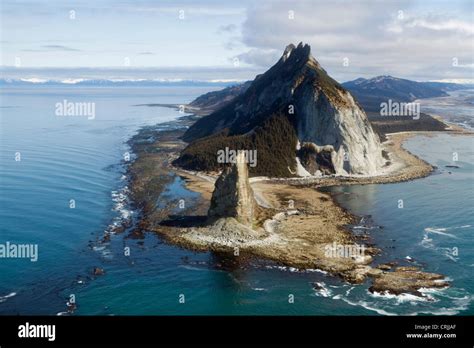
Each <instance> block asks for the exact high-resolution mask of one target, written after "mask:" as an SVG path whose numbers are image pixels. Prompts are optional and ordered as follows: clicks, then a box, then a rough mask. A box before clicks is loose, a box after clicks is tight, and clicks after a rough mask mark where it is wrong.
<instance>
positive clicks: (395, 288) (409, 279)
mask: <svg viewBox="0 0 474 348" xmlns="http://www.w3.org/2000/svg"><path fill="white" fill-rule="evenodd" d="M447 286H449V283H448V281H446V280H444V276H443V275H441V274H436V273H426V272H422V271H420V270H419V268H417V267H397V268H396V269H395V270H394V271H393V272H382V273H381V274H379V275H378V276H377V277H374V281H373V284H372V286H371V287H370V288H369V291H371V292H378V293H389V294H393V295H400V294H402V293H409V294H414V295H417V296H422V293H421V292H420V289H421V288H445V287H447Z"/></svg>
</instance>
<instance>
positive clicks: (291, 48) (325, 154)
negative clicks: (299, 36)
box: [183, 43, 385, 175]
mask: <svg viewBox="0 0 474 348" xmlns="http://www.w3.org/2000/svg"><path fill="white" fill-rule="evenodd" d="M277 114H284V115H285V117H287V118H288V119H291V123H292V124H293V126H294V128H295V131H296V136H297V138H298V141H299V143H300V144H304V143H307V144H306V146H305V151H304V153H303V154H304V156H305V158H304V160H303V159H302V160H303V162H305V163H310V164H311V166H312V167H314V168H313V169H316V170H319V171H324V172H328V173H333V174H336V175H346V174H362V175H375V174H377V173H378V171H379V170H380V168H381V167H382V166H383V164H384V163H385V162H384V159H383V157H382V149H381V146H380V142H379V138H378V136H377V135H376V134H375V133H374V131H373V129H372V127H371V125H370V123H369V121H368V119H367V115H366V114H365V112H364V111H363V110H362V109H361V107H360V106H359V104H358V103H357V102H356V101H355V100H354V98H353V97H352V95H351V94H350V93H349V92H348V91H347V90H346V89H345V88H344V87H343V86H341V85H340V84H339V83H338V82H337V81H335V80H334V79H332V78H331V77H330V76H329V75H328V74H327V72H326V71H325V70H324V69H323V68H322V67H321V65H320V64H319V63H318V62H317V61H316V59H314V57H313V56H312V55H311V47H310V46H309V45H307V44H303V43H299V44H298V45H297V46H295V45H293V44H290V45H288V46H287V47H286V48H285V50H284V52H283V55H282V57H281V58H280V59H279V60H278V62H277V63H276V64H275V65H274V66H272V67H271V68H270V69H269V70H268V71H266V72H265V73H264V74H262V75H260V76H259V77H258V78H256V79H255V80H254V81H253V82H252V83H251V85H250V86H249V87H248V89H247V90H246V91H245V93H243V94H241V95H239V96H238V97H237V98H235V99H234V101H233V102H232V103H230V104H229V105H228V106H226V107H225V108H222V109H220V110H218V111H216V112H214V113H213V114H211V115H209V116H207V117H205V118H202V119H200V120H198V121H197V122H196V123H195V124H194V125H193V126H192V127H190V128H189V129H188V130H187V131H186V133H185V135H184V137H183V139H184V140H185V141H188V142H192V141H195V140H197V139H199V138H204V137H207V136H210V135H213V134H218V133H220V132H223V131H225V132H226V134H227V135H243V134H252V132H253V131H254V130H255V129H257V128H258V127H261V126H262V125H263V124H264V123H265V122H266V121H267V120H269V119H270V118H272V116H274V115H277ZM272 132H273V133H274V134H273V135H276V134H278V133H279V132H281V130H279V129H273V130H272ZM270 138H272V136H270ZM291 143H292V142H290V141H288V145H286V146H293V145H289V144H291ZM311 143H312V144H314V146H313V145H311ZM193 146H196V145H193ZM197 146H199V145H197ZM279 146H281V147H284V146H285V145H284V144H279ZM318 149H324V150H321V151H320V150H318ZM293 150H294V153H295V157H294V158H293V159H292V160H290V159H285V161H287V163H291V162H292V161H295V158H296V157H297V156H296V151H297V148H294V149H293ZM260 165H262V166H265V165H266V164H265V163H264V162H261V161H259V166H260ZM267 165H268V164H267ZM268 171H269V172H271V168H269V169H268ZM290 173H291V170H289V171H288V175H291V174H290ZM310 174H314V173H313V172H312V171H310Z"/></svg>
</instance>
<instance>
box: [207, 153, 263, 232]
mask: <svg viewBox="0 0 474 348" xmlns="http://www.w3.org/2000/svg"><path fill="white" fill-rule="evenodd" d="M235 162H236V163H234V164H233V165H232V166H231V167H226V168H225V169H224V171H223V172H222V174H221V176H220V177H219V178H218V179H217V181H216V184H215V188H214V192H213V193H212V199H211V206H210V208H209V212H208V216H209V217H215V218H222V217H224V218H225V217H233V218H235V219H236V220H237V221H239V222H240V223H242V224H244V225H247V226H252V223H253V220H254V214H255V209H256V206H257V205H256V202H255V199H254V196H253V191H252V188H251V186H250V183H249V175H248V167H247V163H246V162H245V156H244V153H243V152H239V153H238V154H237V156H236V161H235Z"/></svg>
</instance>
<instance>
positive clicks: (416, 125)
mask: <svg viewBox="0 0 474 348" xmlns="http://www.w3.org/2000/svg"><path fill="white" fill-rule="evenodd" d="M367 116H368V118H369V121H370V123H371V124H372V128H373V129H374V131H375V132H376V133H377V134H378V135H379V137H380V140H382V141H384V140H386V137H385V134H387V133H398V132H413V131H415V132H416V131H420V132H437V131H444V130H446V125H445V124H444V123H443V122H441V121H439V120H437V119H436V118H433V117H431V116H430V115H427V114H423V113H422V114H420V118H419V119H418V120H415V119H413V118H410V117H406V116H397V117H395V116H380V115H379V114H378V113H375V112H369V113H367Z"/></svg>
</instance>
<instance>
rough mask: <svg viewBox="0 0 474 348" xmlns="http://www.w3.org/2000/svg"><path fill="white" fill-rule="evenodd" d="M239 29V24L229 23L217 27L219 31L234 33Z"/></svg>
mask: <svg viewBox="0 0 474 348" xmlns="http://www.w3.org/2000/svg"><path fill="white" fill-rule="evenodd" d="M236 30H237V26H236V25H235V24H228V25H221V26H220V27H219V29H217V32H218V33H233V32H235V31H236Z"/></svg>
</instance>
